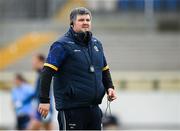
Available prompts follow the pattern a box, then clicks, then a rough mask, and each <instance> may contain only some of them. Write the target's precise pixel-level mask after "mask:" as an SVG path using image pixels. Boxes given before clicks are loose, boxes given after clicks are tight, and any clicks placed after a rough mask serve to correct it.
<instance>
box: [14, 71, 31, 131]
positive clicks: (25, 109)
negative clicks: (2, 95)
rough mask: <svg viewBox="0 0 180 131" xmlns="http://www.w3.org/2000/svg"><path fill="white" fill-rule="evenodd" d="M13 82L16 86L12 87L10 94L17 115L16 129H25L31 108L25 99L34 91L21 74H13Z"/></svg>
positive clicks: (29, 102)
mask: <svg viewBox="0 0 180 131" xmlns="http://www.w3.org/2000/svg"><path fill="white" fill-rule="evenodd" d="M14 83H15V85H16V86H15V87H14V88H13V89H12V92H11V95H12V102H13V106H14V109H15V113H16V117H17V125H16V129H17V130H25V129H27V126H28V124H29V122H30V117H31V115H32V109H33V107H32V103H31V101H26V99H28V97H30V96H31V95H32V94H33V93H34V90H33V88H32V86H31V85H30V84H28V83H27V81H26V80H25V78H24V77H23V76H22V75H21V74H16V75H15V78H14Z"/></svg>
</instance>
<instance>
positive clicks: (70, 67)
mask: <svg viewBox="0 0 180 131" xmlns="http://www.w3.org/2000/svg"><path fill="white" fill-rule="evenodd" d="M76 35H77V34H76V32H74V31H73V29H72V28H70V29H69V31H68V32H67V33H66V34H65V35H64V36H63V37H61V38H60V39H59V40H58V41H56V42H54V43H53V45H52V46H51V48H50V51H49V54H48V58H47V61H46V63H45V64H44V66H48V67H50V68H53V69H54V70H56V73H55V75H54V77H53V88H54V96H55V103H56V109H57V110H62V109H72V108H79V107H86V106H90V105H97V104H100V103H101V101H102V98H103V96H104V94H105V88H104V85H103V82H102V71H103V70H107V69H108V66H107V63H106V59H105V56H104V53H103V48H102V45H101V43H100V41H98V40H97V39H96V38H93V37H90V40H89V42H88V44H87V45H85V44H84V43H81V42H80V41H78V40H77V39H76ZM91 66H93V67H94V72H91V71H90V67H91Z"/></svg>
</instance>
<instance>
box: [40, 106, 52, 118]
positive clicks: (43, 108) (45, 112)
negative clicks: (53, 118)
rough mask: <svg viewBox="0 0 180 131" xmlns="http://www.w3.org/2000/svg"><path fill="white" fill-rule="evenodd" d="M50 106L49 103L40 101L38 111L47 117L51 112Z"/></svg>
mask: <svg viewBox="0 0 180 131" xmlns="http://www.w3.org/2000/svg"><path fill="white" fill-rule="evenodd" d="M49 108H50V104H49V103H40V104H39V108H38V111H39V113H40V114H41V116H42V117H44V118H46V116H47V115H48V112H49Z"/></svg>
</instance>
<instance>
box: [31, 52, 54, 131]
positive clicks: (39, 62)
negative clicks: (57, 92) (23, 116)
mask: <svg viewBox="0 0 180 131" xmlns="http://www.w3.org/2000/svg"><path fill="white" fill-rule="evenodd" d="M44 61H45V56H44V55H42V54H36V55H34V57H33V59H32V66H33V69H34V70H35V71H36V72H37V74H38V76H37V80H36V84H35V94H34V101H35V110H34V115H33V118H32V120H31V122H30V125H29V128H28V129H30V130H38V129H46V130H51V129H53V125H52V113H53V110H52V104H51V106H50V113H49V114H48V116H47V117H46V118H42V117H41V114H40V113H39V112H38V111H37V109H38V103H39V90H40V89H39V88H40V86H39V85H40V79H39V77H40V72H41V69H42V68H43V65H44Z"/></svg>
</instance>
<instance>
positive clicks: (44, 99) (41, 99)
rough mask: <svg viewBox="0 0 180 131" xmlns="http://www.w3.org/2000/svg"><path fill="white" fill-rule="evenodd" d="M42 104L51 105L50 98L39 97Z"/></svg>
mask: <svg viewBox="0 0 180 131" xmlns="http://www.w3.org/2000/svg"><path fill="white" fill-rule="evenodd" d="M39 102H40V103H50V98H45V97H39Z"/></svg>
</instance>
